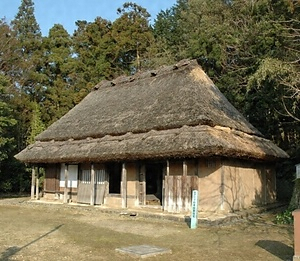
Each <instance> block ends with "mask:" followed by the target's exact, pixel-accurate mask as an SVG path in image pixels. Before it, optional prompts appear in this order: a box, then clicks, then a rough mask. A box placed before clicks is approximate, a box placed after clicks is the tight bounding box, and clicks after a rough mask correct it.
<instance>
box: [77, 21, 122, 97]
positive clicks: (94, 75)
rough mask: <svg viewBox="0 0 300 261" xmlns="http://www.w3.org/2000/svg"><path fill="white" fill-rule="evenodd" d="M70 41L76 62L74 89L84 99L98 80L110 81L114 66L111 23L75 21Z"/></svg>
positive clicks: (113, 74)
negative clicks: (75, 26)
mask: <svg viewBox="0 0 300 261" xmlns="http://www.w3.org/2000/svg"><path fill="white" fill-rule="evenodd" d="M76 25H77V30H76V31H75V33H74V36H73V41H74V48H75V60H76V79H75V84H76V90H77V91H78V92H79V94H81V96H84V95H85V94H86V93H87V92H88V91H90V90H91V88H93V87H94V86H95V85H96V84H97V83H99V81H101V80H103V79H112V78H114V77H115V76H116V75H117V73H116V68H115V67H114V65H113V63H114V59H115V54H114V51H113V48H114V41H113V39H112V36H111V22H109V21H107V20H105V19H102V18H100V17H97V18H96V19H95V20H94V22H90V23H88V22H86V21H77V22H76Z"/></svg>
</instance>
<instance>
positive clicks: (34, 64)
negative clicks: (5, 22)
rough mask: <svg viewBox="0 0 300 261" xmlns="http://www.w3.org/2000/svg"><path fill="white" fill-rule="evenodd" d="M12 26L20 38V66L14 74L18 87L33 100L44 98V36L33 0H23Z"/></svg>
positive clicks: (17, 51) (18, 46) (16, 50)
mask: <svg viewBox="0 0 300 261" xmlns="http://www.w3.org/2000/svg"><path fill="white" fill-rule="evenodd" d="M12 26H13V30H14V32H15V33H16V37H17V39H18V43H17V45H16V46H15V47H16V49H15V52H16V53H17V54H18V56H19V66H18V68H17V70H16V72H15V75H14V80H15V81H16V87H17V88H20V90H21V91H22V92H24V93H26V94H27V95H29V96H30V99H31V100H32V101H33V100H36V101H39V100H42V98H43V86H42V84H41V82H42V76H43V75H42V74H41V69H42V65H43V64H42V55H43V52H42V49H41V47H42V36H41V31H40V28H39V25H38V23H37V21H36V19H35V16H34V3H33V1H32V0H22V2H21V5H20V7H19V10H18V13H17V15H16V16H15V19H14V20H13V21H12Z"/></svg>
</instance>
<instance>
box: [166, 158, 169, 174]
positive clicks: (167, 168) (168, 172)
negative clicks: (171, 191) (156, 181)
mask: <svg viewBox="0 0 300 261" xmlns="http://www.w3.org/2000/svg"><path fill="white" fill-rule="evenodd" d="M166 175H167V176H169V175H170V162H169V161H168V160H167V173H166Z"/></svg>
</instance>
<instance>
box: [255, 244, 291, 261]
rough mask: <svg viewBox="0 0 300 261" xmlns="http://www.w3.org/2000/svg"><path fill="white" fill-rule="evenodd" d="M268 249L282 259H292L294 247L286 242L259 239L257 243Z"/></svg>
mask: <svg viewBox="0 0 300 261" xmlns="http://www.w3.org/2000/svg"><path fill="white" fill-rule="evenodd" d="M255 245H256V246H259V247H261V248H263V249H264V250H266V251H268V252H269V253H271V254H272V255H274V256H276V257H278V258H280V259H281V260H284V261H286V260H292V257H293V255H294V249H293V248H292V247H290V246H287V245H286V244H283V243H282V242H279V241H274V240H259V241H257V242H256V244H255Z"/></svg>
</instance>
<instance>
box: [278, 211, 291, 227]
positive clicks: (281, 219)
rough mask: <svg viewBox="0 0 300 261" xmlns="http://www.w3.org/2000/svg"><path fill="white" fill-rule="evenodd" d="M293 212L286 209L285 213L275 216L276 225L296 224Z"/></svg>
mask: <svg viewBox="0 0 300 261" xmlns="http://www.w3.org/2000/svg"><path fill="white" fill-rule="evenodd" d="M292 212H293V211H292V210H290V209H286V210H285V211H283V212H281V213H279V214H277V215H276V216H275V221H274V222H275V223H276V224H287V225H290V224H293V223H294V219H293V215H292Z"/></svg>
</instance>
